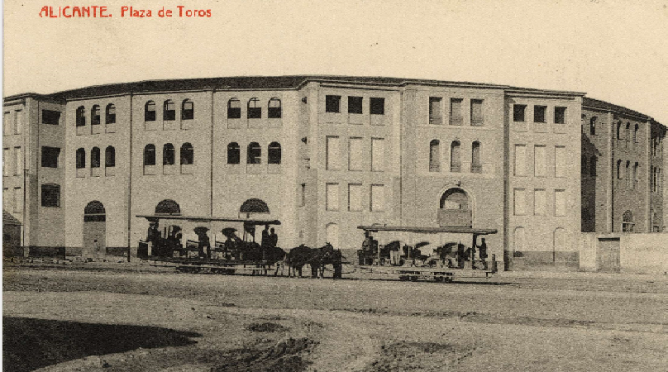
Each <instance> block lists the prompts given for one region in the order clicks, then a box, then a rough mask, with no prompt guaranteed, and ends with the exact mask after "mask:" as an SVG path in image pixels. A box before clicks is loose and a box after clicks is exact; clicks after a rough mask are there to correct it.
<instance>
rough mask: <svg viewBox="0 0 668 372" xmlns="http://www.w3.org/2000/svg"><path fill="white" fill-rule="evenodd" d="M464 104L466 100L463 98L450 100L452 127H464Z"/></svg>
mask: <svg viewBox="0 0 668 372" xmlns="http://www.w3.org/2000/svg"><path fill="white" fill-rule="evenodd" d="M463 102H464V100H463V99H461V98H451V99H450V125H462V123H463V122H464V117H463V116H462V103H463Z"/></svg>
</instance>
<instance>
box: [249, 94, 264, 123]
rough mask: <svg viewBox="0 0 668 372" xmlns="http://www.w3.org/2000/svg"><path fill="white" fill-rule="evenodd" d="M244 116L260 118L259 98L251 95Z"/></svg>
mask: <svg viewBox="0 0 668 372" xmlns="http://www.w3.org/2000/svg"><path fill="white" fill-rule="evenodd" d="M246 117H247V118H249V119H260V118H262V106H260V100H259V99H257V98H255V97H253V98H251V99H250V100H249V101H248V111H247V112H246Z"/></svg>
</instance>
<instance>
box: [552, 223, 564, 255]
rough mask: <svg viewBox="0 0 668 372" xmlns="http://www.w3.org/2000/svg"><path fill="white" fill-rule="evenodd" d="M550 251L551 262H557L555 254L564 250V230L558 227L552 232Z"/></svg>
mask: <svg viewBox="0 0 668 372" xmlns="http://www.w3.org/2000/svg"><path fill="white" fill-rule="evenodd" d="M553 244H554V245H553V249H552V262H556V261H557V252H560V251H562V252H563V251H565V250H566V230H565V229H563V228H561V227H558V228H557V229H556V230H554V242H553Z"/></svg>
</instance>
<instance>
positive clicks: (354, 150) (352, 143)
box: [348, 137, 364, 171]
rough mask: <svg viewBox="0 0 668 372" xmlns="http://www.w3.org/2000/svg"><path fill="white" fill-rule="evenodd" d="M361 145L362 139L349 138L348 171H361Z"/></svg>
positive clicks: (362, 152)
mask: <svg viewBox="0 0 668 372" xmlns="http://www.w3.org/2000/svg"><path fill="white" fill-rule="evenodd" d="M363 145H364V144H363V142H362V139H361V138H358V137H353V138H350V140H349V141H348V170H351V171H361V170H362V159H363V154H364V151H363V147H364V146H363Z"/></svg>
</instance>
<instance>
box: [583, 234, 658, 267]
mask: <svg viewBox="0 0 668 372" xmlns="http://www.w3.org/2000/svg"><path fill="white" fill-rule="evenodd" d="M601 239H605V240H608V241H615V240H617V241H618V242H619V243H618V246H619V268H620V271H621V272H627V273H639V274H652V273H658V274H664V273H667V272H668V234H666V233H651V234H649V233H648V234H596V233H582V234H581V235H580V238H579V247H578V248H579V254H580V270H581V271H600V270H601V267H600V266H601V257H600V255H601V254H602V253H601V251H600V249H599V248H600V240H601Z"/></svg>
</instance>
